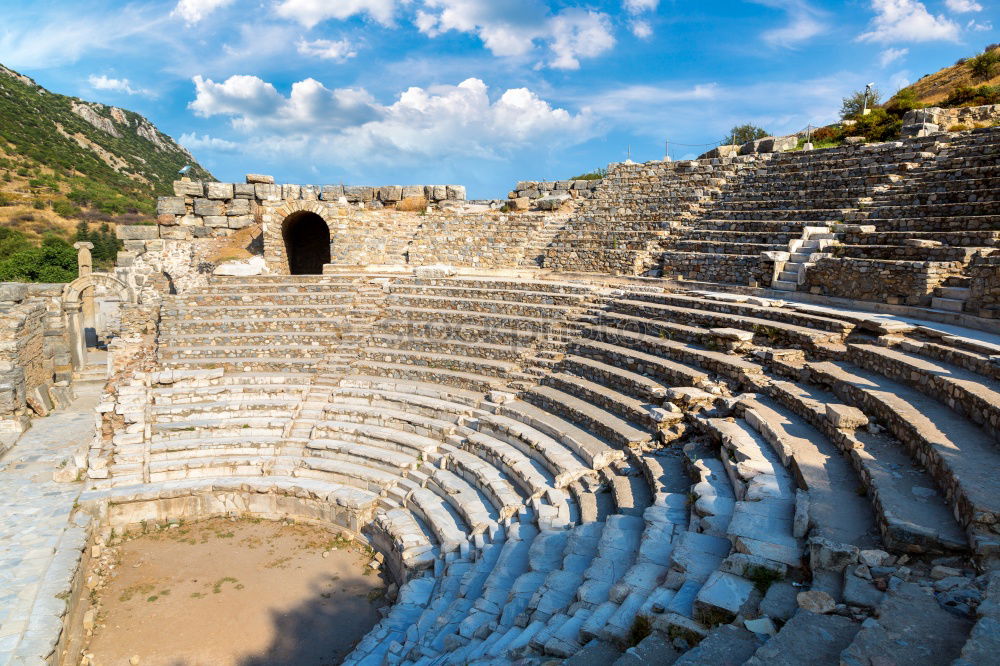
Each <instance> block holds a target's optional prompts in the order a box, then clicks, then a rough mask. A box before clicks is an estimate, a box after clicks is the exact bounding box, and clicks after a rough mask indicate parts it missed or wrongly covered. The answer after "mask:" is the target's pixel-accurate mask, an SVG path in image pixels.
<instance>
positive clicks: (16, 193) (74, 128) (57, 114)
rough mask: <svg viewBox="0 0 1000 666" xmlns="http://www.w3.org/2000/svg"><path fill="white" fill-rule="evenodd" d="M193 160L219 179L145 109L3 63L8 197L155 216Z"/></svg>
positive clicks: (0, 153) (2, 182)
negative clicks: (51, 86) (61, 87)
mask: <svg viewBox="0 0 1000 666" xmlns="http://www.w3.org/2000/svg"><path fill="white" fill-rule="evenodd" d="M186 164H190V165H192V169H191V174H190V175H191V176H192V177H193V178H197V179H202V180H214V178H212V175H211V174H210V173H208V171H206V170H205V169H204V168H202V167H201V166H200V165H199V164H198V163H197V162H196V161H195V159H194V158H193V157H192V156H191V154H190V153H189V152H188V151H187V150H185V149H184V148H182V147H181V146H179V145H178V144H177V143H176V142H174V140H173V139H171V138H170V137H168V136H167V135H165V134H163V133H162V132H160V131H159V130H157V129H156V127H154V126H153V125H152V123H150V122H149V121H148V120H146V118H144V117H143V116H141V115H139V114H137V113H134V112H132V111H126V110H124V109H119V108H116V107H111V106H105V105H103V104H97V103H93V102H86V101H84V100H81V99H79V98H76V97H67V96H65V95H59V94H56V93H52V92H49V91H48V90H46V89H44V88H42V87H41V86H39V85H38V84H36V83H35V82H34V81H33V80H31V79H30V78H28V77H26V76H23V75H21V74H18V73H17V72H14V71H12V70H10V69H7V68H5V67H3V66H2V65H0V197H2V198H0V204H2V203H4V202H5V201H6V203H7V204H8V205H9V204H24V205H29V204H30V205H31V206H32V208H33V209H35V210H40V211H45V210H47V209H49V208H51V209H52V211H53V212H54V213H55V215H53V216H49V217H54V218H62V219H63V220H65V219H67V218H70V219H75V218H79V217H80V215H81V214H83V213H84V211H85V210H88V209H89V210H91V211H99V212H101V213H104V214H106V215H122V214H129V213H139V214H145V215H152V214H153V213H154V212H155V204H156V197H157V196H159V195H164V194H169V193H170V190H171V187H170V185H171V182H172V181H173V180H174V178H175V177H176V174H177V171H178V169H180V168H181V167H183V166H184V165H186ZM43 217H44V216H43ZM54 222H58V220H54ZM56 226H61V225H59V224H57V225H56Z"/></svg>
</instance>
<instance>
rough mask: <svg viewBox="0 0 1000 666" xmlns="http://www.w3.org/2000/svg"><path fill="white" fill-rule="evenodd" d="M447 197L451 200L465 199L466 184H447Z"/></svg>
mask: <svg viewBox="0 0 1000 666" xmlns="http://www.w3.org/2000/svg"><path fill="white" fill-rule="evenodd" d="M445 187H446V190H445V191H446V192H447V195H448V196H447V197H446V198H447V199H448V200H450V201H465V186H464V185H446V186H445Z"/></svg>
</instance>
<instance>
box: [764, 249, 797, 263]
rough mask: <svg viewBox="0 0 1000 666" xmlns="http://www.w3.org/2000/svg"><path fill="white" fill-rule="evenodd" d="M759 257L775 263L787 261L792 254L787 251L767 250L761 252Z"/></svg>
mask: <svg viewBox="0 0 1000 666" xmlns="http://www.w3.org/2000/svg"><path fill="white" fill-rule="evenodd" d="M760 257H761V259H763V260H764V261H773V262H775V263H777V262H779V261H788V260H789V259H791V258H792V255H791V254H790V253H788V252H782V251H781V250H768V251H767V252H761V253H760Z"/></svg>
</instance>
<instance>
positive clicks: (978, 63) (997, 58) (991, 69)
mask: <svg viewBox="0 0 1000 666" xmlns="http://www.w3.org/2000/svg"><path fill="white" fill-rule="evenodd" d="M997 65H1000V50H994V51H991V50H986V51H983V52H982V53H980V54H979V55H977V56H976V57H975V58H972V59H971V60H969V71H971V72H972V76H974V77H976V78H977V79H989V78H992V77H993V75H994V73H995V72H996V71H997Z"/></svg>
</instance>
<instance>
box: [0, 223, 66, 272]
mask: <svg viewBox="0 0 1000 666" xmlns="http://www.w3.org/2000/svg"><path fill="white" fill-rule="evenodd" d="M0 232H4V233H0V281H10V282H72V281H73V280H75V279H76V276H77V268H76V250H74V249H73V246H72V245H70V244H69V243H67V242H66V241H65V240H63V239H62V238H59V237H58V236H54V235H48V236H46V237H45V239H44V240H43V241H42V245H41V247H33V246H32V245H31V244H30V243H29V242H28V241H27V239H26V238H25V237H24V234H22V233H20V232H18V231H13V230H11V229H0Z"/></svg>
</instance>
